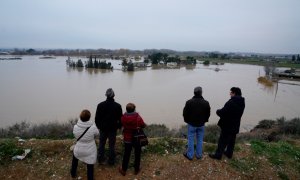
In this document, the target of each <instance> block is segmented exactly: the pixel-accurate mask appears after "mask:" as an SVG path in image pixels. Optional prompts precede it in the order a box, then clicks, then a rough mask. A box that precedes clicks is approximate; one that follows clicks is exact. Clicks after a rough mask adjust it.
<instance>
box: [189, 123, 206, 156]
mask: <svg viewBox="0 0 300 180" xmlns="http://www.w3.org/2000/svg"><path fill="white" fill-rule="evenodd" d="M204 129H205V128H204V125H203V126H201V127H195V126H192V125H190V124H188V148H187V156H188V158H189V159H193V157H194V154H195V153H194V140H195V137H196V143H197V144H196V158H197V159H201V158H202V144H203V137H204Z"/></svg>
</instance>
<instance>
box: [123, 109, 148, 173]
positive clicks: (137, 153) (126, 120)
mask: <svg viewBox="0 0 300 180" xmlns="http://www.w3.org/2000/svg"><path fill="white" fill-rule="evenodd" d="M121 122H122V126H123V128H124V129H123V137H124V146H125V148H124V155H123V162H122V167H120V168H119V172H120V173H121V174H122V175H123V176H125V175H126V171H127V169H128V163H129V159H130V154H131V150H132V148H134V157H135V158H134V170H135V174H136V175H137V174H138V173H139V172H140V161H141V146H140V145H137V144H134V143H133V133H134V132H135V131H136V130H137V129H138V128H144V127H146V124H145V123H144V121H143V119H142V117H141V116H140V115H139V113H137V112H135V105H134V104H133V103H128V104H127V105H126V113H124V115H123V116H122V118H121Z"/></svg>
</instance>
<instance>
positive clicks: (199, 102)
mask: <svg viewBox="0 0 300 180" xmlns="http://www.w3.org/2000/svg"><path fill="white" fill-rule="evenodd" d="M209 116H210V106H209V103H208V101H206V100H205V99H204V98H203V97H202V96H194V97H193V98H192V99H190V100H188V101H187V102H186V103H185V106H184V108H183V118H184V122H186V123H188V124H190V125H192V126H196V127H200V126H203V125H204V124H205V122H208V118H209Z"/></svg>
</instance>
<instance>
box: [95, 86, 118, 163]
mask: <svg viewBox="0 0 300 180" xmlns="http://www.w3.org/2000/svg"><path fill="white" fill-rule="evenodd" d="M105 96H106V100H105V101H103V102H101V103H99V104H98V106H97V110H96V115H95V123H96V126H97V127H98V129H99V130H100V141H99V150H98V161H99V163H100V164H101V163H104V161H105V160H106V158H105V155H104V152H105V144H106V140H107V139H108V144H109V155H108V164H109V165H114V164H115V156H116V153H115V144H116V135H117V130H118V129H121V127H122V124H121V117H122V114H123V112H122V107H121V105H120V104H119V103H117V102H115V100H114V97H115V93H114V91H113V89H112V88H108V89H107V90H106V93H105Z"/></svg>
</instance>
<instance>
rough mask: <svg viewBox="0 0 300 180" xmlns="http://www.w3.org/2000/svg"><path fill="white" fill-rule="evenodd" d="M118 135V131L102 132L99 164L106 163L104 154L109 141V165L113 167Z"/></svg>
mask: <svg viewBox="0 0 300 180" xmlns="http://www.w3.org/2000/svg"><path fill="white" fill-rule="evenodd" d="M116 135H117V130H115V131H111V132H104V131H100V139H99V140H100V141H99V150H98V160H99V162H102V161H104V159H105V157H104V152H105V144H106V140H107V139H108V144H109V155H108V163H109V164H111V165H113V164H114V163H115V156H116V153H115V144H116Z"/></svg>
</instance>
